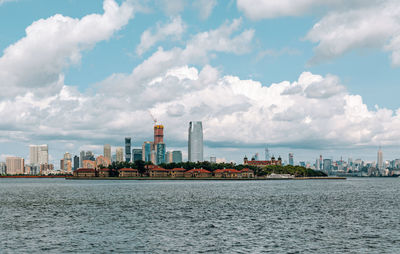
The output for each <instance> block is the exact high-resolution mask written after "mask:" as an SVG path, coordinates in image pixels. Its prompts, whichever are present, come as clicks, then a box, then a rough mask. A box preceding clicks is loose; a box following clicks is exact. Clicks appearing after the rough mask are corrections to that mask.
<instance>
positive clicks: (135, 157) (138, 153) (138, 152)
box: [132, 148, 143, 162]
mask: <svg viewBox="0 0 400 254" xmlns="http://www.w3.org/2000/svg"><path fill="white" fill-rule="evenodd" d="M142 157H143V154H142V149H135V148H134V149H132V162H135V161H140V160H142Z"/></svg>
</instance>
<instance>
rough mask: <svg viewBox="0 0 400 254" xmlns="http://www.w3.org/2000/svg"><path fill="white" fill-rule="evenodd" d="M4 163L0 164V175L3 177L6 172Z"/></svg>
mask: <svg viewBox="0 0 400 254" xmlns="http://www.w3.org/2000/svg"><path fill="white" fill-rule="evenodd" d="M6 168H7V167H6V163H5V162H0V175H5V174H7V170H6Z"/></svg>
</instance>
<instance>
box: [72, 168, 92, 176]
mask: <svg viewBox="0 0 400 254" xmlns="http://www.w3.org/2000/svg"><path fill="white" fill-rule="evenodd" d="M74 176H76V177H96V170H95V169H94V168H79V169H77V170H75V171H74Z"/></svg>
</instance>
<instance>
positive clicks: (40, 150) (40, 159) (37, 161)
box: [29, 145, 49, 165]
mask: <svg viewBox="0 0 400 254" xmlns="http://www.w3.org/2000/svg"><path fill="white" fill-rule="evenodd" d="M29 163H30V164H31V165H43V164H48V163H49V147H48V145H30V146H29Z"/></svg>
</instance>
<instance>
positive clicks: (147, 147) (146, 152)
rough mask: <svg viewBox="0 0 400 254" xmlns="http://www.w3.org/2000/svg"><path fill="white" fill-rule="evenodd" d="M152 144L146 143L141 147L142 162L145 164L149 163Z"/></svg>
mask: <svg viewBox="0 0 400 254" xmlns="http://www.w3.org/2000/svg"><path fill="white" fill-rule="evenodd" d="M151 147H152V142H150V141H146V142H144V143H143V145H142V160H143V161H145V162H149V161H151Z"/></svg>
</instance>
